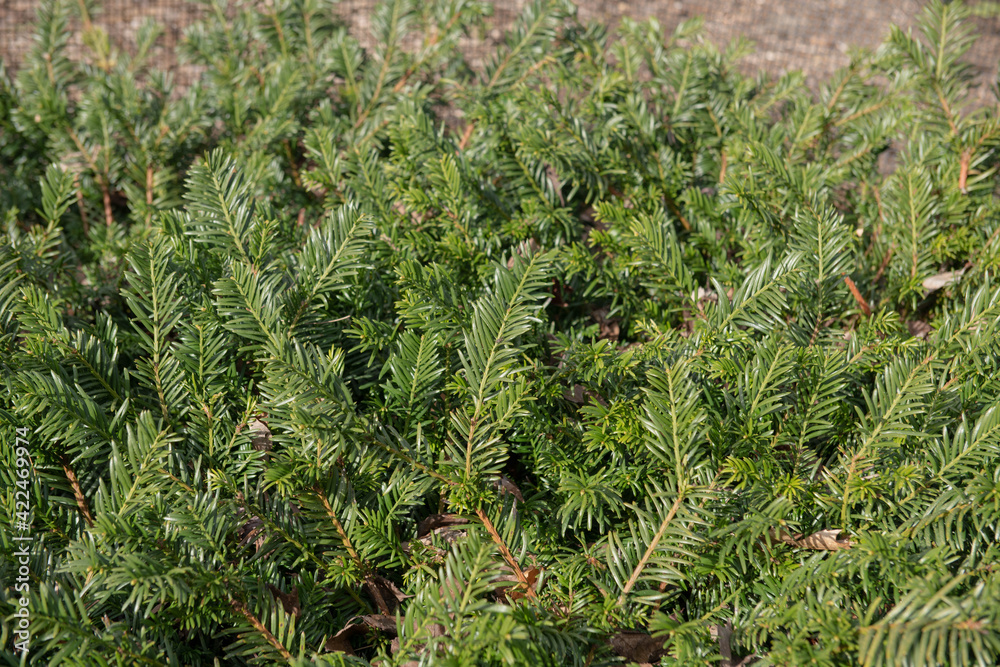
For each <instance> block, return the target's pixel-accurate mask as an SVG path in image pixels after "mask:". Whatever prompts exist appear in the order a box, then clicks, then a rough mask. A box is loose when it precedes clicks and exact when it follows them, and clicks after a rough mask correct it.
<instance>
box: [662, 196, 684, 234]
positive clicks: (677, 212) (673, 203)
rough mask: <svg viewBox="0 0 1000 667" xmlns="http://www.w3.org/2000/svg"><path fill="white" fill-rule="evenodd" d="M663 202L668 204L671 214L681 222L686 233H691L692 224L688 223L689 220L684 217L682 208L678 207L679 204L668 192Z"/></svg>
mask: <svg viewBox="0 0 1000 667" xmlns="http://www.w3.org/2000/svg"><path fill="white" fill-rule="evenodd" d="M663 201H664V202H666V204H667V208H669V209H670V212H671V213H673V214H674V217H676V218H677V219H678V220H680V221H681V224H682V225H684V229H685V230H686V231H691V223H690V222H688V221H687V219H686V218H685V217H684V214H683V213H681V207H680V206H678V205H677V202H676V201H674V198H673V197H671V196H670V195H668V194H667V193H666V192H664V193H663Z"/></svg>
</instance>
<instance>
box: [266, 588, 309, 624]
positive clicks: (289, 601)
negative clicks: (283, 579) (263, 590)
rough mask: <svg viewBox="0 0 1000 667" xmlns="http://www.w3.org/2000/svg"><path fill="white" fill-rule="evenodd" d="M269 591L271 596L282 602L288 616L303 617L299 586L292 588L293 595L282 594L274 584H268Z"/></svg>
mask: <svg viewBox="0 0 1000 667" xmlns="http://www.w3.org/2000/svg"><path fill="white" fill-rule="evenodd" d="M267 590H269V591H271V595H273V596H274V597H275V599H277V600H280V601H281V606H282V607H284V609H285V613H286V614H293V615H294V616H295V617H299V616H301V615H302V607H301V606H300V605H299V587H298V586H292V592H291V593H282V592H281V589H280V588H278V587H277V586H275V585H273V584H268V585H267Z"/></svg>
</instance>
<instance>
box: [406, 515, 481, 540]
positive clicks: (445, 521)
mask: <svg viewBox="0 0 1000 667" xmlns="http://www.w3.org/2000/svg"><path fill="white" fill-rule="evenodd" d="M467 523H469V520H468V519H466V518H465V517H461V516H459V515H457V514H431V515H430V516H429V517H426V518H424V519H421V521H420V523H418V524H417V537H423V536H424V535H426V534H428V533H430V532H431V531H432V530H436V529H438V528H442V527H444V526H462V525H465V524H467Z"/></svg>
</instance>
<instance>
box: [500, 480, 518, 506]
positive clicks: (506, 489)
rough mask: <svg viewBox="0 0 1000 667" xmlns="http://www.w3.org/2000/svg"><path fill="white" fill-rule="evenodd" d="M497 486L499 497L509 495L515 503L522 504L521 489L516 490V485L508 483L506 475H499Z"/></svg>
mask: <svg viewBox="0 0 1000 667" xmlns="http://www.w3.org/2000/svg"><path fill="white" fill-rule="evenodd" d="M497 484H498V485H499V487H500V495H504V494H507V493H509V494H511V495H512V496H514V498H516V499H517V502H519V503H523V502H524V495H523V494H522V493H521V489H519V488H517V484H515V483H514V482H512V481H510V480H509V479H508V478H507V476H506V475H500V479H499V481H498V482H497Z"/></svg>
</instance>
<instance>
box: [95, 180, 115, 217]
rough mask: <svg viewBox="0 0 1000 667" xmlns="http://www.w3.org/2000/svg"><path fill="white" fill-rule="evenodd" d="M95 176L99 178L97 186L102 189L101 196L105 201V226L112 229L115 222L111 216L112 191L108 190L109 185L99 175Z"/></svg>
mask: <svg viewBox="0 0 1000 667" xmlns="http://www.w3.org/2000/svg"><path fill="white" fill-rule="evenodd" d="M94 175H95V176H96V177H97V184H98V185H99V186H100V187H101V196H102V198H103V199H104V224H105V225H107V226H108V227H110V226H111V225H112V223H114V221H115V218H114V216H113V215H112V214H111V190H110V189H108V184H107V183H106V182H105V180H104V179H103V178H101V176H100V175H99V174H94Z"/></svg>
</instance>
